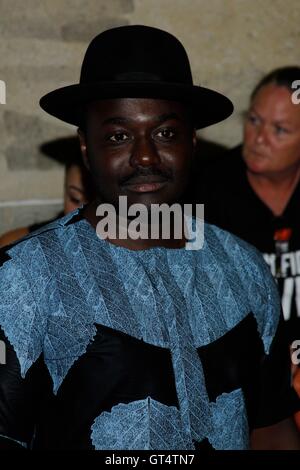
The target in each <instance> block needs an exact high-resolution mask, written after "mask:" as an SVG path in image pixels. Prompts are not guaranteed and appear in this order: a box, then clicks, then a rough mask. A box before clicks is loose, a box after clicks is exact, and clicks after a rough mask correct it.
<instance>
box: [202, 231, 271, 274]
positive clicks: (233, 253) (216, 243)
mask: <svg viewBox="0 0 300 470" xmlns="http://www.w3.org/2000/svg"><path fill="white" fill-rule="evenodd" d="M204 233H205V235H204V238H205V244H206V246H207V248H208V249H209V250H211V251H214V250H218V251H219V252H222V253H223V256H222V257H221V258H219V261H222V260H223V259H224V260H226V262H227V261H228V259H230V260H232V261H234V262H235V263H237V262H245V260H247V261H248V263H250V267H253V268H257V267H259V268H262V269H263V270H265V267H266V263H265V261H264V259H263V256H262V254H261V253H260V252H259V251H258V250H257V248H255V247H254V246H253V245H251V244H250V243H248V242H246V241H245V240H242V239H241V238H239V237H237V236H236V235H234V234H233V233H231V232H229V231H227V230H224V229H221V228H220V227H217V226H216V225H213V224H208V223H205V232H204ZM204 246H205V245H204Z"/></svg>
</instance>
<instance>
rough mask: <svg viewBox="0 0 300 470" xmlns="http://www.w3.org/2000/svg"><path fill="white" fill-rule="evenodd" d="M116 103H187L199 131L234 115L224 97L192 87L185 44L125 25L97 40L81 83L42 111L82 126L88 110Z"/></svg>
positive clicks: (45, 100)
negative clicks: (94, 103)
mask: <svg viewBox="0 0 300 470" xmlns="http://www.w3.org/2000/svg"><path fill="white" fill-rule="evenodd" d="M112 98H153V99H166V100H173V101H180V102H183V103H186V104H187V105H188V106H189V108H190V110H191V112H192V115H193V122H194V126H195V128H196V129H200V128H203V127H207V126H209V125H211V124H215V123H217V122H220V121H223V120H224V119H226V118H227V117H228V116H230V115H231V113H232V112H233V104H232V102H231V101H230V100H229V99H228V98H227V97H226V96H224V95H222V94H221V93H218V92H216V91H214V90H210V89H208V88H205V87H202V86H196V85H194V84H193V79H192V74H191V68H190V64H189V59H188V56H187V54H186V51H185V49H184V47H183V45H182V44H181V43H180V42H179V41H178V39H177V38H175V37H174V36H172V35H171V34H169V33H167V32H165V31H162V30H160V29H157V28H152V27H149V26H140V25H134V26H122V27H119V28H114V29H109V30H107V31H104V32H103V33H101V34H99V35H98V36H96V37H95V38H94V39H93V40H92V42H91V43H90V45H89V46H88V49H87V51H86V54H85V57H84V60H83V63H82V68H81V75H80V82H79V83H78V84H75V85H70V86H66V87H63V88H59V89H57V90H54V91H52V92H50V93H48V94H47V95H45V96H43V97H42V98H41V100H40V105H41V107H42V108H43V109H44V110H45V111H46V112H47V113H49V114H51V115H52V116H55V117H57V118H59V119H61V120H62V121H65V122H67V123H70V124H73V125H75V126H79V127H80V126H81V125H82V123H83V119H84V112H85V109H86V105H87V104H88V103H90V102H92V101H97V100H101V99H112Z"/></svg>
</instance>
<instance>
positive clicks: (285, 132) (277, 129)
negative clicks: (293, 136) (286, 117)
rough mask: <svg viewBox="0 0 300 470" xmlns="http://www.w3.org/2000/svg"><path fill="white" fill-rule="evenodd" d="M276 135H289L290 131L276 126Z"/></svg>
mask: <svg viewBox="0 0 300 470" xmlns="http://www.w3.org/2000/svg"><path fill="white" fill-rule="evenodd" d="M275 134H277V135H282V134H288V130H287V129H286V128H285V127H281V126H275Z"/></svg>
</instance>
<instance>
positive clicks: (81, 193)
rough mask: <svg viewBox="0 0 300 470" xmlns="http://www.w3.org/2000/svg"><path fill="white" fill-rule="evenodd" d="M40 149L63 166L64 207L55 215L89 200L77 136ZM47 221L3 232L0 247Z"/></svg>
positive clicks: (87, 177) (85, 174) (88, 187)
mask: <svg viewBox="0 0 300 470" xmlns="http://www.w3.org/2000/svg"><path fill="white" fill-rule="evenodd" d="M41 151H42V152H43V153H44V154H45V155H47V156H49V157H51V158H53V159H55V160H57V161H59V162H60V163H63V164H64V166H65V179H64V200H63V204H64V207H63V212H61V213H59V214H58V215H57V217H62V216H63V215H65V214H68V213H69V212H71V211H73V210H74V209H77V208H78V207H80V206H81V205H82V204H86V203H87V202H89V200H90V199H91V197H92V193H93V189H92V188H93V186H92V182H91V180H90V177H89V173H88V172H87V170H86V168H85V166H84V164H83V161H82V158H81V151H80V145H79V140H78V137H77V136H74V137H65V138H60V139H57V140H54V141H51V142H48V143H46V144H44V145H42V146H41ZM49 222H51V220H47V221H43V222H39V223H35V224H32V225H30V226H28V227H20V228H17V229H14V230H11V231H9V232H7V233H5V234H4V235H2V236H1V237H0V247H2V246H5V245H9V244H10V243H13V242H15V241H17V240H19V239H20V238H22V237H24V236H25V235H28V233H30V232H33V231H35V230H37V229H38V228H40V227H42V226H43V225H46V224H47V223H49Z"/></svg>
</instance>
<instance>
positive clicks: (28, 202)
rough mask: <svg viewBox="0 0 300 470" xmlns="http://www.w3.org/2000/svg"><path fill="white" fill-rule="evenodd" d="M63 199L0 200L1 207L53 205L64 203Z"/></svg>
mask: <svg viewBox="0 0 300 470" xmlns="http://www.w3.org/2000/svg"><path fill="white" fill-rule="evenodd" d="M62 203H63V199H27V200H21V201H4V202H0V207H20V206H51V205H53V204H62Z"/></svg>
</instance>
